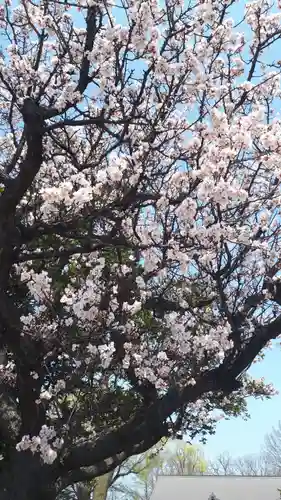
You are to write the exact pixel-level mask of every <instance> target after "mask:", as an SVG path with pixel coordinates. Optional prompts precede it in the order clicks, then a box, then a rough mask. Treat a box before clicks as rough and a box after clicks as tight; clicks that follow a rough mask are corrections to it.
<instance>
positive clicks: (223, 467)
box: [208, 451, 235, 476]
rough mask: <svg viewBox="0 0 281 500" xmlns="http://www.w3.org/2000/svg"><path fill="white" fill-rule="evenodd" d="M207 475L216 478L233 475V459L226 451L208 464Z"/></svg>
mask: <svg viewBox="0 0 281 500" xmlns="http://www.w3.org/2000/svg"><path fill="white" fill-rule="evenodd" d="M208 473H209V474H214V475H216V476H230V475H233V474H235V465H234V460H233V457H231V455H230V453H229V452H228V451H225V452H223V453H220V454H219V455H218V456H217V457H216V458H215V459H214V460H211V461H210V462H209V463H208Z"/></svg>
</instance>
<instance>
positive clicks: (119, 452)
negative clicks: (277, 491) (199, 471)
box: [0, 0, 281, 500]
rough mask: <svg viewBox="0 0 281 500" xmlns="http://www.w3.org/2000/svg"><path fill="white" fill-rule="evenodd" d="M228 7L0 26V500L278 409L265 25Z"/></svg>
mask: <svg viewBox="0 0 281 500" xmlns="http://www.w3.org/2000/svg"><path fill="white" fill-rule="evenodd" d="M238 4H239V5H238ZM236 7H239V8H237V9H236ZM244 7H245V9H244V13H242V4H241V2H236V1H234V2H233V1H231V0H212V1H211V0H202V1H201V0H200V2H197V3H196V2H189V3H187V2H184V1H179V0H166V2H162V1H158V0H122V1H121V2H114V1H101V0H77V1H75V2H74V1H71V0H66V1H65V2H64V1H60V0H42V1H41V0H32V1H31V0H18V1H15V2H10V1H9V0H6V1H5V2H4V5H3V6H1V7H0V30H1V46H2V48H1V52H0V103H1V106H0V124H1V132H0V320H1V321H0V324H1V328H0V338H1V364H0V378H1V384H0V386H1V390H0V397H1V405H3V408H4V410H3V412H2V410H1V412H0V432H1V440H2V436H3V450H2V445H1V450H0V451H1V455H3V457H4V459H3V461H1V464H4V465H3V473H2V469H1V471H0V482H1V481H2V482H1V484H3V485H4V488H5V492H4V496H3V500H8V499H10V498H15V499H17V498H21V500H35V499H37V498H42V499H43V500H45V499H46V500H53V499H54V498H55V496H56V495H57V494H58V493H59V492H60V491H61V490H62V489H63V488H64V487H66V486H67V485H68V484H71V482H75V481H79V480H80V479H81V477H82V479H83V477H85V475H86V476H87V479H92V478H93V477H95V476H98V475H101V474H103V473H105V472H107V471H109V470H111V469H113V468H114V467H116V466H117V465H118V464H120V463H121V462H122V461H123V460H124V459H125V458H127V457H128V456H130V455H132V454H136V453H138V452H142V451H145V450H146V449H148V448H149V447H151V446H153V445H154V444H155V443H156V442H157V441H158V440H160V439H161V438H162V437H163V436H175V435H177V433H178V432H186V433H187V434H188V435H189V436H190V437H191V438H193V437H195V436H197V435H199V436H200V438H201V439H205V438H206V435H207V434H208V433H209V432H213V431H214V429H215V426H216V422H217V417H216V415H218V414H219V415H220V416H221V415H224V416H226V417H227V416H229V415H233V414H234V415H236V414H237V411H236V410H235V409H237V407H239V408H240V411H241V412H242V413H244V414H246V413H247V411H246V398H247V397H248V396H256V397H269V396H271V395H274V394H275V389H274V388H273V387H272V385H271V384H270V383H269V384H267V382H266V381H265V380H263V379H262V380H257V381H255V380H253V379H252V378H251V377H250V376H249V374H248V373H247V370H248V368H249V367H250V366H251V364H252V363H254V362H257V361H259V360H260V359H262V357H263V355H264V354H265V352H266V349H269V348H270V347H272V345H274V343H275V342H276V339H278V338H279V334H280V325H281V311H280V306H281V287H280V251H281V240H280V227H281V223H280V220H281V219H280V216H281V214H280V204H281V190H280V187H281V175H280V164H281V118H280V113H279V109H280V97H281V88H280V72H281V66H280V61H278V60H276V59H275V54H276V53H277V51H278V50H277V49H276V50H273V49H272V48H273V47H277V48H278V43H280V39H281V30H280V27H281V14H280V12H279V10H278V9H276V5H275V3H274V2H273V3H271V2H270V1H268V0H256V1H250V2H247V3H246V4H245V6H244ZM2 40H3V43H2ZM277 342H278V340H277ZM1 415H3V417H2V416H1ZM220 418H221V417H220ZM19 463H20V464H21V466H20V470H22V471H23V472H22V480H21V481H12V482H11V481H9V480H8V479H7V478H8V477H9V478H10V477H12V476H13V475H14V476H18V473H19V465H18V464H19ZM7 471H9V474H8V473H7ZM10 471H12V472H11V473H10ZM35 473H36V474H38V481H36V485H34V481H33V476H34V474H35ZM18 484H21V491H20V495H22V496H21V497H19V490H18V489H17V488H18ZM32 488H33V489H32ZM17 495H18V496H17ZM1 498H2V497H1Z"/></svg>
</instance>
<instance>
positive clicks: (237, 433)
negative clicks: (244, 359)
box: [204, 342, 281, 459]
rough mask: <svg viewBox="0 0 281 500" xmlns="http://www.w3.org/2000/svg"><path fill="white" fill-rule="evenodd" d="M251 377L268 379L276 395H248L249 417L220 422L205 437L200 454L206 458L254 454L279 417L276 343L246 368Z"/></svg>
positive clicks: (280, 366) (280, 351)
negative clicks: (223, 454)
mask: <svg viewBox="0 0 281 500" xmlns="http://www.w3.org/2000/svg"><path fill="white" fill-rule="evenodd" d="M249 373H250V374H251V375H252V376H253V377H255V378H261V377H264V378H265V380H266V382H267V383H269V382H271V383H272V384H273V385H274V387H275V389H276V390H279V392H280V393H279V394H278V395H277V396H273V397H272V398H271V399H269V400H267V399H265V400H263V401H262V400H257V399H253V398H249V400H248V401H249V405H248V409H249V413H250V415H251V418H250V419H249V420H246V421H245V420H243V419H242V418H240V417H239V418H232V419H230V420H225V421H220V422H218V424H217V432H216V434H215V435H214V436H210V437H209V438H208V442H207V444H206V445H205V446H204V453H205V455H206V457H208V458H211V459H212V458H214V457H216V456H217V455H218V454H220V453H222V452H224V451H228V452H229V453H230V454H231V455H232V456H233V457H236V456H240V455H247V454H252V453H258V452H259V451H260V448H261V446H262V445H263V441H264V437H265V434H267V433H268V432H270V431H271V429H272V427H275V426H276V425H277V424H278V421H279V420H281V346H280V343H279V342H278V343H276V344H275V346H274V347H273V348H272V350H269V351H267V353H266V355H265V358H264V360H263V361H261V362H260V363H256V364H254V365H253V367H252V368H251V369H250V370H249Z"/></svg>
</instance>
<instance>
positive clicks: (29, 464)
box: [0, 452, 56, 500]
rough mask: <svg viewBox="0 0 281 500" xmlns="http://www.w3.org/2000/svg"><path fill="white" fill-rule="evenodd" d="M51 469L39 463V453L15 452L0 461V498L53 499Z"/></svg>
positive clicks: (23, 499) (7, 499)
mask: <svg viewBox="0 0 281 500" xmlns="http://www.w3.org/2000/svg"><path fill="white" fill-rule="evenodd" d="M47 467H49V470H48V469H47ZM51 470H52V469H51V466H50V465H49V466H44V465H43V464H42V463H40V458H39V455H37V454H35V455H34V456H32V455H31V453H29V452H16V454H14V455H13V457H11V458H10V460H9V461H6V462H5V461H2V462H0V500H55V497H56V495H55V491H54V488H53V486H52V481H51V477H50V473H51Z"/></svg>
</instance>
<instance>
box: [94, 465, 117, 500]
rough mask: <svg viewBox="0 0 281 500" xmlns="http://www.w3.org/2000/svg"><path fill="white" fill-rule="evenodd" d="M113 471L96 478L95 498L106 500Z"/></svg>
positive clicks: (96, 499) (95, 499)
mask: <svg viewBox="0 0 281 500" xmlns="http://www.w3.org/2000/svg"><path fill="white" fill-rule="evenodd" d="M112 476H113V471H112V472H108V473H107V474H104V475H103V476H100V477H97V478H96V479H95V486H94V500H106V497H107V492H108V489H109V486H110V481H111V478H112Z"/></svg>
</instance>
